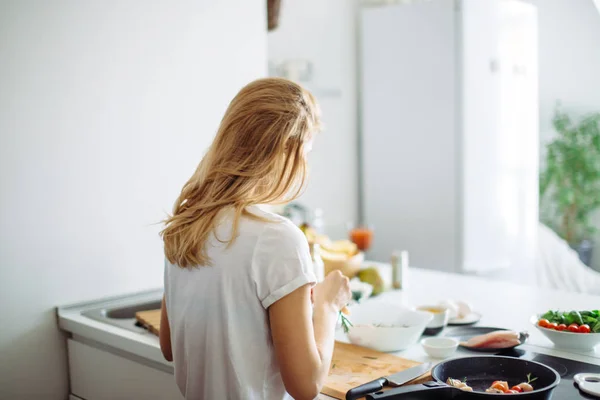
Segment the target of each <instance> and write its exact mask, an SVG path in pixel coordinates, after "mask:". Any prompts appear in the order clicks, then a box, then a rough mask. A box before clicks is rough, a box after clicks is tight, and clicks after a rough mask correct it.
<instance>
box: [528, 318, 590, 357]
mask: <svg viewBox="0 0 600 400" xmlns="http://www.w3.org/2000/svg"><path fill="white" fill-rule="evenodd" d="M540 318H541V317H540V316H539V315H534V316H532V317H531V323H532V324H533V325H534V326H535V327H536V328H537V329H538V330H539V331H540V332H542V333H543V334H544V336H546V337H547V338H548V339H549V340H550V341H551V342H552V343H554V346H555V347H556V348H561V349H574V350H586V351H589V350H593V349H594V347H596V346H598V345H600V333H573V332H567V331H555V330H554V329H548V328H542V327H541V326H539V325H538V324H537V323H538V321H539V320H540Z"/></svg>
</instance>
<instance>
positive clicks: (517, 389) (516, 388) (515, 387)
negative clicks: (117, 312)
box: [510, 386, 523, 393]
mask: <svg viewBox="0 0 600 400" xmlns="http://www.w3.org/2000/svg"><path fill="white" fill-rule="evenodd" d="M510 390H515V391H517V392H519V393H521V392H522V391H523V389H521V388H520V387H519V386H513V387H511V388H510Z"/></svg>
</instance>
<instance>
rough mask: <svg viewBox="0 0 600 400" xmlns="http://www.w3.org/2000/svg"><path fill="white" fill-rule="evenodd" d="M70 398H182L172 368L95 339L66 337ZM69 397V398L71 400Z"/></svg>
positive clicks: (97, 399) (160, 399)
mask: <svg viewBox="0 0 600 400" xmlns="http://www.w3.org/2000/svg"><path fill="white" fill-rule="evenodd" d="M67 347H68V352H69V379H70V382H71V393H72V394H73V395H74V396H77V397H73V399H78V398H80V399H82V400H119V399H123V400H126V399H127V400H130V399H145V400H164V399H182V398H183V397H182V396H181V393H180V392H179V389H178V388H177V386H176V385H175V380H174V378H173V372H172V370H171V371H170V372H169V371H168V368H166V367H164V366H161V365H158V364H153V363H152V362H151V361H150V360H146V359H143V358H141V357H139V356H135V355H133V354H127V355H125V354H121V355H119V353H118V352H117V351H116V350H115V349H114V348H109V347H107V346H101V345H99V344H98V343H93V342H89V343H85V341H76V340H73V339H68V341H67ZM73 399H70V400H73Z"/></svg>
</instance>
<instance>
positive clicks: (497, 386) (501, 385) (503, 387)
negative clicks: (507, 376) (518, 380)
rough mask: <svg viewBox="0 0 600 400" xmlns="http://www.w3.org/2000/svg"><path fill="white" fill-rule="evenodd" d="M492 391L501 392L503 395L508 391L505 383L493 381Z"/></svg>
mask: <svg viewBox="0 0 600 400" xmlns="http://www.w3.org/2000/svg"><path fill="white" fill-rule="evenodd" d="M492 387H493V388H494V389H498V390H502V391H503V392H504V393H506V392H507V391H508V382H506V381H495V382H494V383H492Z"/></svg>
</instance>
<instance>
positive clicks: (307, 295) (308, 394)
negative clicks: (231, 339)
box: [269, 273, 350, 400]
mask: <svg viewBox="0 0 600 400" xmlns="http://www.w3.org/2000/svg"><path fill="white" fill-rule="evenodd" d="M327 280H329V281H328V282H323V283H322V284H319V285H318V286H317V287H315V304H314V308H313V307H312V306H311V290H310V289H311V288H310V285H305V286H303V287H301V288H299V289H297V290H295V291H294V292H292V293H290V294H289V295H287V296H285V297H284V298H282V299H280V300H279V301H277V302H275V303H274V304H273V305H271V307H269V318H270V324H271V335H272V337H273V345H274V347H275V353H276V355H277V360H278V362H279V368H280V370H281V377H282V379H283V383H284V384H285V389H286V390H287V392H288V393H289V394H290V395H291V396H292V397H294V398H295V399H296V400H302V399H314V398H315V397H317V396H318V395H319V393H320V391H321V389H322V388H323V385H324V384H325V379H326V378H327V375H328V374H329V367H330V365H331V357H332V355H333V346H334V336H335V324H336V321H337V318H338V313H339V310H340V308H341V307H343V306H344V305H345V304H346V303H347V301H348V300H349V297H350V289H349V284H348V279H347V278H345V277H343V276H342V275H341V274H339V273H335V274H334V275H333V276H331V277H330V276H328V277H327V279H326V281H327ZM334 292H335V293H334ZM338 292H339V294H338ZM336 296H337V297H336Z"/></svg>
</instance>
